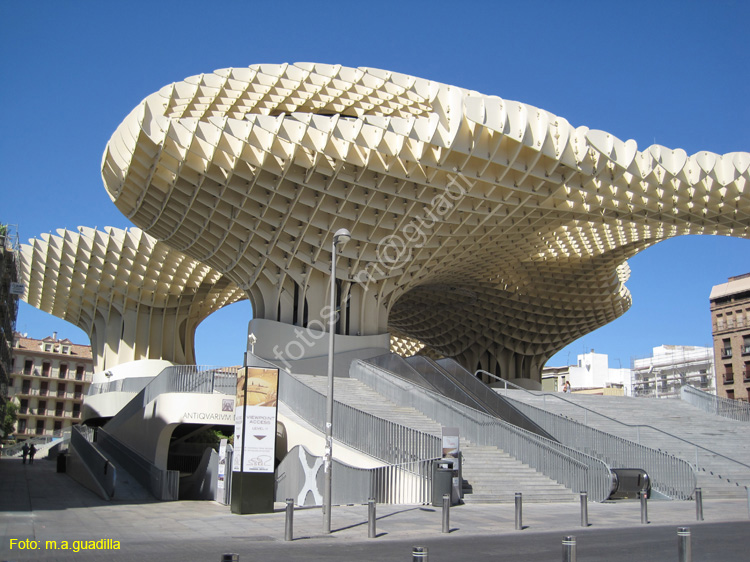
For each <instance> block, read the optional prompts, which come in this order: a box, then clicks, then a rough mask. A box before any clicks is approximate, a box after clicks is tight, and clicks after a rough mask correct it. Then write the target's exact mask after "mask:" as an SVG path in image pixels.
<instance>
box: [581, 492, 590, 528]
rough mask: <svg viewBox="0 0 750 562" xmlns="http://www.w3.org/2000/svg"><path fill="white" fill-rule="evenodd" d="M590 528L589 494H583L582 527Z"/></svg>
mask: <svg viewBox="0 0 750 562" xmlns="http://www.w3.org/2000/svg"><path fill="white" fill-rule="evenodd" d="M588 526H589V494H588V492H581V527H588Z"/></svg>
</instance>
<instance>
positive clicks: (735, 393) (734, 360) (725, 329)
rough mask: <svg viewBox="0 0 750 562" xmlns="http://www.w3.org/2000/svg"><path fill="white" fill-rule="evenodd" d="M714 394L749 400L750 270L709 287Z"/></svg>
mask: <svg viewBox="0 0 750 562" xmlns="http://www.w3.org/2000/svg"><path fill="white" fill-rule="evenodd" d="M710 301H711V324H712V329H713V339H714V353H715V357H716V378H717V390H718V392H717V394H718V395H719V396H721V397H724V398H733V399H736V400H743V401H746V402H747V401H750V273H746V274H744V275H739V276H736V277H730V278H729V280H728V281H727V282H726V283H723V284H721V285H716V286H715V287H713V288H712V289H711V296H710Z"/></svg>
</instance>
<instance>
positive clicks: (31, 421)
mask: <svg viewBox="0 0 750 562" xmlns="http://www.w3.org/2000/svg"><path fill="white" fill-rule="evenodd" d="M93 366H94V361H93V358H92V355H91V346H89V345H77V344H74V343H72V342H71V341H70V340H68V339H62V340H60V339H57V333H54V334H52V336H51V337H46V338H44V339H43V340H37V339H33V338H28V337H26V336H24V335H22V334H19V333H17V332H16V333H15V334H14V337H13V367H12V372H11V384H10V386H9V388H8V391H9V397H10V398H11V399H13V398H15V400H16V401H17V403H18V405H19V409H18V421H17V422H16V436H17V439H19V440H24V439H28V438H30V437H38V436H45V435H47V436H52V435H56V434H59V433H61V432H63V431H65V430H66V429H70V427H71V426H72V425H75V424H77V423H80V420H81V406H82V403H83V396H84V394H86V392H87V391H88V387H89V385H90V384H91V377H92V374H93Z"/></svg>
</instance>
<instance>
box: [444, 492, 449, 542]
mask: <svg viewBox="0 0 750 562" xmlns="http://www.w3.org/2000/svg"><path fill="white" fill-rule="evenodd" d="M443 532H444V533H450V532H451V496H450V494H443Z"/></svg>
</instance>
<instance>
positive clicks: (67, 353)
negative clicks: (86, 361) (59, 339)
mask: <svg viewBox="0 0 750 562" xmlns="http://www.w3.org/2000/svg"><path fill="white" fill-rule="evenodd" d="M62 352H63V353H64V354H65V355H69V354H70V346H69V345H64V346H62Z"/></svg>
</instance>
